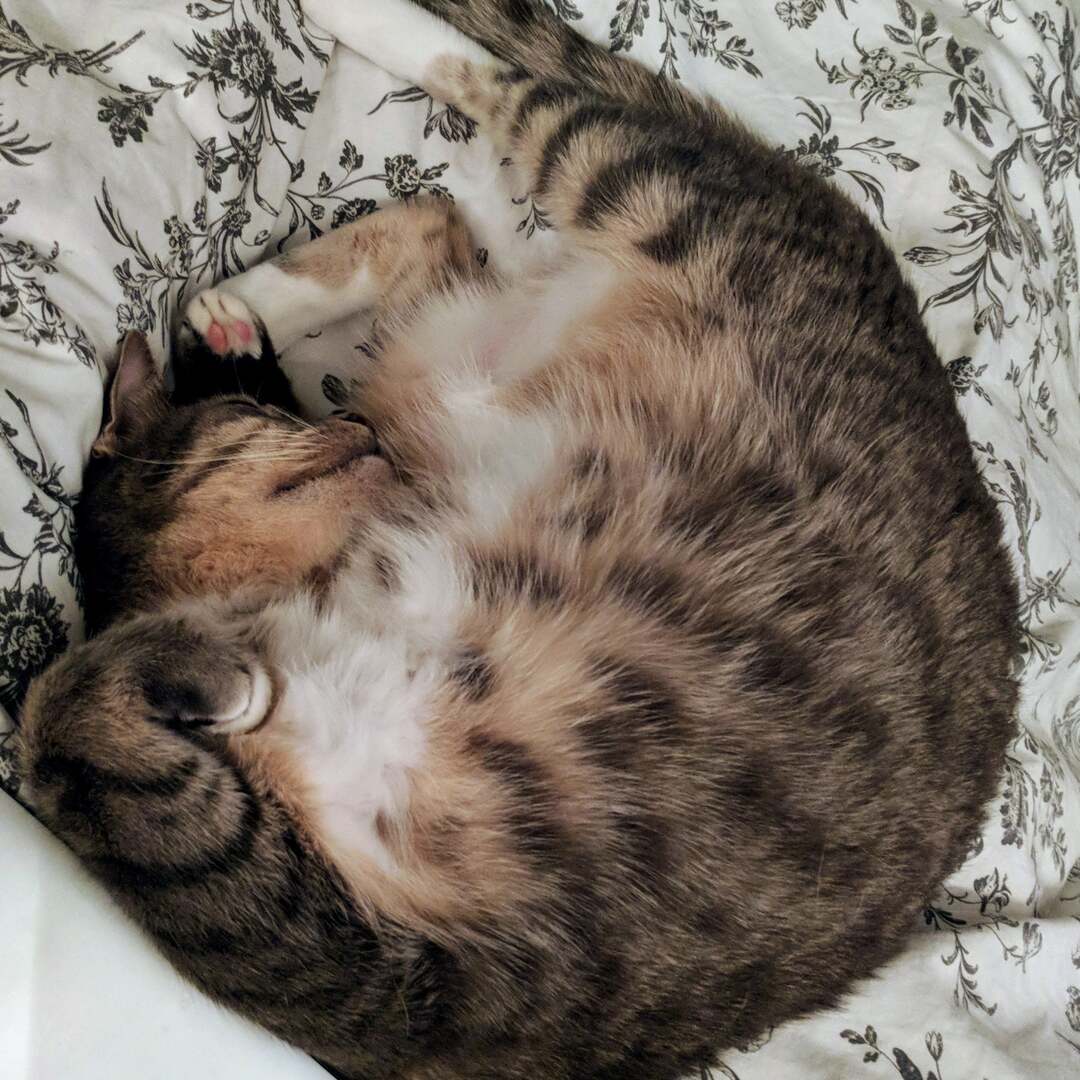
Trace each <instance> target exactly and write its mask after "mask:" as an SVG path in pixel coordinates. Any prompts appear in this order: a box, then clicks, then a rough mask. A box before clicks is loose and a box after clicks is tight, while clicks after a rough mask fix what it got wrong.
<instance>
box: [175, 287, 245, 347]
mask: <svg viewBox="0 0 1080 1080" xmlns="http://www.w3.org/2000/svg"><path fill="white" fill-rule="evenodd" d="M184 323H185V325H186V326H187V327H188V328H189V329H190V330H191V332H192V333H193V334H194V335H195V336H196V337H197V338H199V339H200V340H201V341H202V343H203V344H204V345H205V346H206V347H207V348H208V349H209V350H210V351H211V352H212V353H214V354H215V355H217V356H255V357H257V356H260V355H261V353H262V348H263V344H262V338H263V333H264V330H263V325H262V320H261V319H260V318H259V316H258V315H256V314H255V312H253V311H252V310H251V308H250V307H248V305H247V304H246V303H245V302H244V301H243V300H241V299H240V297H239V296H236V295H235V294H233V293H230V292H227V291H226V290H225V289H223V288H219V287H217V286H215V287H213V288H210V289H204V290H203V291H202V292H201V293H199V295H198V296H196V297H195V299H194V300H192V301H191V303H190V304H188V306H187V310H186V311H185V312H184Z"/></svg>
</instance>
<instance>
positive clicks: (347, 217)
mask: <svg viewBox="0 0 1080 1080" xmlns="http://www.w3.org/2000/svg"><path fill="white" fill-rule="evenodd" d="M375 208H376V207H375V200H374V199H350V200H349V201H348V202H346V203H342V204H341V205H340V206H338V207H337V208H336V209H335V210H334V216H333V217H332V218H331V219H330V228H331V229H336V228H337V227H338V226H339V225H347V224H348V223H349V222H350V221H355V220H356V219H357V218H361V217H363V216H364V215H365V214H370V213H373V212H374V210H375Z"/></svg>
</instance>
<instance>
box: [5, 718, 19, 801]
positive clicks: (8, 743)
mask: <svg viewBox="0 0 1080 1080" xmlns="http://www.w3.org/2000/svg"><path fill="white" fill-rule="evenodd" d="M11 734H12V733H11V732H10V731H9V732H7V734H5V735H0V788H3V789H4V790H5V791H8V792H10V793H11V794H12V795H14V794H15V793H16V791H17V790H18V787H19V778H18V776H17V775H16V773H15V750H14V748H13V745H12V742H13V740H12V738H11Z"/></svg>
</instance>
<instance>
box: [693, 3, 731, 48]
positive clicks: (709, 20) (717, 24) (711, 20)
mask: <svg viewBox="0 0 1080 1080" xmlns="http://www.w3.org/2000/svg"><path fill="white" fill-rule="evenodd" d="M730 26H731V23H729V22H725V21H724V20H723V19H721V18H720V16H719V15H718V14H717V12H716V9H715V8H709V9H708V10H706V11H703V12H702V13H701V18H700V19H699V20H698V23H697V32H698V33H699V34H700V35H701V36H702V37H703V38H707V39H708V40H710V41H711V40H712V39H713V38H715V37H716V35H717V34H718V33H720V31H721V30H727V29H728V28H729V27H730Z"/></svg>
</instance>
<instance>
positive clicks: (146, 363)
mask: <svg viewBox="0 0 1080 1080" xmlns="http://www.w3.org/2000/svg"><path fill="white" fill-rule="evenodd" d="M166 403H167V402H166V395H165V384H164V382H163V380H162V378H161V375H160V374H159V373H158V370H157V367H156V366H155V365H154V358H153V356H151V354H150V343H149V342H148V341H147V340H146V335H145V334H142V333H140V332H139V331H137V330H132V331H130V332H129V333H128V334H127V336H126V337H125V338H124V341H123V344H122V345H121V346H120V360H119V361H118V363H117V365H116V371H114V372H113V377H112V381H111V382H110V384H109V391H108V394H107V396H106V411H105V418H104V424H103V426H102V429H101V434H100V435H99V436H98V437H97V439H96V440H95V441H94V445H93V446H92V447H91V450H90V452H91V454H93V455H94V456H95V457H108V456H111V455H114V454H116V453H117V451H118V450H119V448H120V446H121V444H122V443H123V441H124V440H125V439H126V438H129V437H131V436H132V435H133V434H135V433H136V432H137V431H138V430H139V429H140V428H141V427H142V426H143V425H144V424H146V423H149V422H151V421H153V420H154V418H155V417H157V416H158V415H159V414H160V412H161V410H162V409H164V408H165V407H166Z"/></svg>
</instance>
